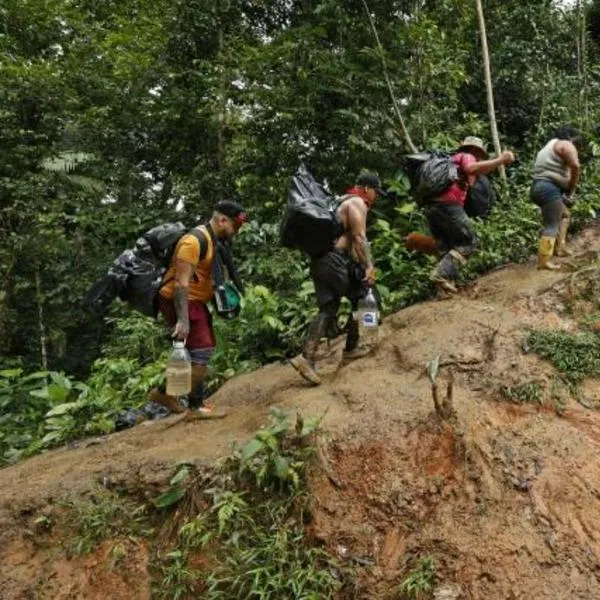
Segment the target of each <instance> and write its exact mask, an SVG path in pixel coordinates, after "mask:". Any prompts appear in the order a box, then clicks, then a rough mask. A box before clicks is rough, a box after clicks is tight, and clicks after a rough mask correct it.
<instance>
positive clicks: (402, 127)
mask: <svg viewBox="0 0 600 600" xmlns="http://www.w3.org/2000/svg"><path fill="white" fill-rule="evenodd" d="M362 3H363V6H364V7H365V11H366V13H367V16H368V17H369V23H370V24H371V29H372V30H373V35H374V36H375V42H376V43H377V50H378V51H379V57H380V58H381V65H382V67H383V75H384V77H385V82H386V84H387V87H388V90H389V92H390V97H391V99H392V105H393V107H394V112H395V113H396V117H397V118H398V122H399V123H400V130H401V131H402V135H403V136H404V139H405V140H406V143H407V144H408V147H409V148H410V151H411V152H418V149H417V147H416V146H415V145H414V144H413V141H412V139H411V137H410V133H408V129H407V128H406V124H405V123H404V119H403V118H402V112H401V111H400V106H399V105H398V101H397V100H396V95H395V94H394V88H393V87H392V82H391V80H390V76H389V73H388V68H387V62H386V60H385V54H384V52H383V46H382V45H381V41H380V40H379V34H378V33H377V28H376V27H375V21H374V20H373V15H372V14H371V11H370V9H369V5H368V4H367V0H362Z"/></svg>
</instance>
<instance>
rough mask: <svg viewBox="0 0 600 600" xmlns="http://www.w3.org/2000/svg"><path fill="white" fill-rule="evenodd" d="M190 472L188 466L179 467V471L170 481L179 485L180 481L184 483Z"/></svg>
mask: <svg viewBox="0 0 600 600" xmlns="http://www.w3.org/2000/svg"><path fill="white" fill-rule="evenodd" d="M189 474H190V470H189V469H188V467H186V466H184V467H182V468H181V469H179V470H178V471H177V473H175V475H173V477H171V481H170V482H169V483H170V484H171V485H177V484H178V483H182V482H184V481H185V480H186V479H187V478H188V475H189Z"/></svg>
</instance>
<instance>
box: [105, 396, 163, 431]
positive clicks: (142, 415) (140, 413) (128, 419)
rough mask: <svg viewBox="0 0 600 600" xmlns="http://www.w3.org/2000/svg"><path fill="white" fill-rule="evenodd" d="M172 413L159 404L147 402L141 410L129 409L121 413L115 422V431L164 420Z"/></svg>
mask: <svg viewBox="0 0 600 600" xmlns="http://www.w3.org/2000/svg"><path fill="white" fill-rule="evenodd" d="M170 414H171V413H170V411H169V409H168V408H167V407H166V406H163V405H162V404H158V402H146V404H144V406H142V407H141V408H128V409H127V410H124V411H122V412H120V413H119V414H118V415H117V418H116V420H115V429H116V430H117V431H121V430H123V429H129V428H130V427H135V426H136V425H139V424H140V423H142V422H143V421H156V420H158V419H164V418H165V417H168V416H169V415H170Z"/></svg>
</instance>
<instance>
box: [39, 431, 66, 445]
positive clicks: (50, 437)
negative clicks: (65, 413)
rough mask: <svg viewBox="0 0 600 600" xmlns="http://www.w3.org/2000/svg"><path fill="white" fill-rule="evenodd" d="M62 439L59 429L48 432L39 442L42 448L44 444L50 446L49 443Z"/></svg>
mask: <svg viewBox="0 0 600 600" xmlns="http://www.w3.org/2000/svg"><path fill="white" fill-rule="evenodd" d="M61 438H62V431H61V430H60V429H59V430H57V431H50V432H49V433H47V434H46V435H45V436H44V437H43V438H42V439H41V441H40V444H41V445H42V446H45V445H46V444H50V443H51V442H56V441H58V440H60V439H61Z"/></svg>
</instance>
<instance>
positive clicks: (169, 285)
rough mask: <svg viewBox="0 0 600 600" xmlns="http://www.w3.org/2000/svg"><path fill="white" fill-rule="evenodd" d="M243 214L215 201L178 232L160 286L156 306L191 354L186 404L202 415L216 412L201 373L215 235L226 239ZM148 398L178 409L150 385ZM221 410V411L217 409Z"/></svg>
mask: <svg viewBox="0 0 600 600" xmlns="http://www.w3.org/2000/svg"><path fill="white" fill-rule="evenodd" d="M247 220H248V216H247V214H246V211H245V210H244V207H243V206H242V205H241V204H238V203H237V202H233V201H230V200H224V201H222V202H219V203H218V204H217V205H216V206H215V210H214V212H213V215H212V217H211V219H210V221H209V222H208V223H206V224H204V225H198V226H196V227H195V228H194V233H187V234H185V235H183V236H182V237H181V239H180V240H179V242H178V243H177V246H176V247H175V251H174V252H173V257H172V259H171V265H170V267H169V269H168V271H167V272H166V273H165V276H164V279H163V286H162V288H161V290H160V292H159V308H160V311H161V313H162V314H163V316H164V317H165V319H166V320H167V323H169V325H170V326H171V327H173V337H174V338H175V339H178V340H185V341H186V348H187V349H188V351H189V353H190V357H191V359H192V391H191V392H190V394H189V408H190V409H192V410H195V411H197V412H198V414H199V415H202V416H204V417H212V416H216V415H214V414H213V413H212V411H211V408H210V407H208V406H205V405H204V402H203V397H204V377H205V375H206V367H207V365H208V361H209V360H210V357H211V355H212V353H213V351H214V348H215V335H214V332H213V327H212V317H211V314H210V312H209V310H208V307H207V303H208V302H209V301H210V300H211V299H212V297H213V277H212V269H213V263H214V260H215V255H216V252H217V240H219V239H221V240H231V239H232V238H233V237H234V236H235V235H236V234H237V233H238V231H239V230H240V228H241V226H242V225H243V224H244V223H245V222H246V221H247ZM149 398H150V400H152V401H154V402H158V403H159V404H162V405H164V406H166V407H167V408H168V409H169V410H170V411H171V412H183V410H184V408H183V406H181V404H179V402H178V401H177V398H175V397H174V396H169V395H168V394H167V393H166V392H165V390H164V389H159V388H154V389H153V390H151V392H150V396H149ZM219 416H221V415H219Z"/></svg>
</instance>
